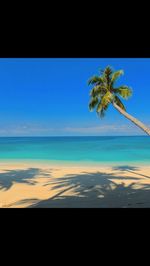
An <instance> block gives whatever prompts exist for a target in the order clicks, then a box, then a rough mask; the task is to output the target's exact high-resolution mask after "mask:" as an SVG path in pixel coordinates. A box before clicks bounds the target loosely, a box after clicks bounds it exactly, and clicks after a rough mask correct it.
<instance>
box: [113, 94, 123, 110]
mask: <svg viewBox="0 0 150 266" xmlns="http://www.w3.org/2000/svg"><path fill="white" fill-rule="evenodd" d="M114 102H115V103H116V104H117V105H118V106H119V107H120V108H122V109H123V110H124V111H126V108H125V106H124V105H123V103H122V102H121V100H120V99H119V97H118V96H116V95H115V96H114Z"/></svg>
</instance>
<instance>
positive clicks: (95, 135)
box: [0, 135, 148, 138]
mask: <svg viewBox="0 0 150 266" xmlns="http://www.w3.org/2000/svg"><path fill="white" fill-rule="evenodd" d="M55 137H56V138H62V137H65V138H68V137H70V138H71V137H83V138H89V137H148V136H147V135H106V136H104V135H101V136H100V135H92V136H91V135H89V136H83V135H80V136H79V135H78V136H71V135H69V136H0V138H55Z"/></svg>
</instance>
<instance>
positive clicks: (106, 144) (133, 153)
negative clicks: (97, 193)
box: [0, 136, 150, 164]
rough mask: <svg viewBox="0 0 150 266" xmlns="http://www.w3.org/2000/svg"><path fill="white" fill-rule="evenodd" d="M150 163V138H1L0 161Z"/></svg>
mask: <svg viewBox="0 0 150 266" xmlns="http://www.w3.org/2000/svg"><path fill="white" fill-rule="evenodd" d="M14 159H15V160H30V161H31V160H41V161H56V162H60V161H62V162H70V163H73V162H80V163H83V162H84V163H104V164H105V163H106V164H107V163H116V162H117V163H138V164H143V163H144V164H149V163H150V137H148V136H132V137H118V136H115V137H114V136H113V137H4V138H3V137H1V138H0V161H2V160H14Z"/></svg>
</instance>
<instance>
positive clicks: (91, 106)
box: [89, 97, 98, 111]
mask: <svg viewBox="0 0 150 266" xmlns="http://www.w3.org/2000/svg"><path fill="white" fill-rule="evenodd" d="M97 104H98V98H97V97H92V98H91V101H90V103H89V109H90V111H93V109H94V108H95V107H96V105H97Z"/></svg>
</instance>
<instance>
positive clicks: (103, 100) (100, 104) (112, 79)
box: [88, 66, 150, 136]
mask: <svg viewBox="0 0 150 266" xmlns="http://www.w3.org/2000/svg"><path fill="white" fill-rule="evenodd" d="M121 75H123V70H118V71H115V72H114V71H113V70H112V68H111V67H109V66H107V67H106V68H105V69H104V70H101V75H100V76H94V77H92V78H90V80H89V81H88V84H89V85H93V88H92V89H91V91H90V96H91V100H90V103H89V109H90V110H91V111H92V110H93V109H94V108H96V112H97V114H98V115H99V116H100V117H103V116H104V115H105V112H106V110H107V109H108V107H109V105H110V104H112V105H113V107H114V108H115V109H116V110H117V111H118V112H119V113H121V114H122V115H123V116H124V117H126V118H127V119H129V120H130V121H131V122H132V123H134V124H135V125H136V126H138V127H139V128H140V129H142V130H143V131H144V132H145V133H146V134H147V135H149V136H150V128H149V127H147V126H146V125H144V124H143V123H142V122H141V121H140V120H138V119H136V118H135V117H133V116H132V115H130V114H128V113H127V112H126V109H125V106H124V105H123V103H122V101H121V100H120V97H122V98H123V99H128V98H129V97H130V96H131V95H132V90H131V88H129V87H128V86H126V85H124V86H120V87H116V85H115V84H116V81H117V80H118V78H119V77H120V76H121Z"/></svg>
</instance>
